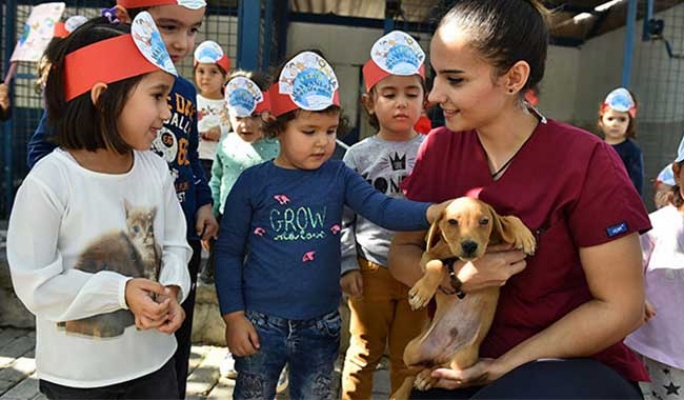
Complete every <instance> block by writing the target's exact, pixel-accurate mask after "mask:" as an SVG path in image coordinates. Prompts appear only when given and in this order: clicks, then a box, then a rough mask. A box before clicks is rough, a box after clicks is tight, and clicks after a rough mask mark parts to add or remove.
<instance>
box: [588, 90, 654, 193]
mask: <svg viewBox="0 0 684 400" xmlns="http://www.w3.org/2000/svg"><path fill="white" fill-rule="evenodd" d="M636 114H637V103H636V100H634V96H632V94H631V92H630V91H629V90H627V89H625V88H617V89H615V90H613V91H612V92H610V93H608V96H606V99H605V100H604V101H603V103H602V104H601V107H600V109H599V122H598V125H599V128H600V129H601V131H602V132H603V135H604V140H605V141H606V143H608V144H610V145H611V146H613V148H614V149H615V151H617V152H618V154H619V155H620V158H621V159H622V162H623V163H624V164H625V168H626V169H627V174H628V175H629V179H631V180H632V183H634V187H635V188H636V190H637V192H639V194H640V195H641V194H642V193H643V186H644V157H643V155H642V154H641V149H639V146H637V144H636V143H634V138H635V137H636V122H635V118H636Z"/></svg>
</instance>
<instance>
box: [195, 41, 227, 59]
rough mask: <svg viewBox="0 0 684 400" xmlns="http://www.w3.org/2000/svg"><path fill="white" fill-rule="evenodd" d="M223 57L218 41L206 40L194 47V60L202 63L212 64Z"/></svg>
mask: <svg viewBox="0 0 684 400" xmlns="http://www.w3.org/2000/svg"><path fill="white" fill-rule="evenodd" d="M221 57H223V49H221V46H219V44H218V43H216V42H214V41H212V40H207V41H204V42H202V43H200V45H199V46H197V49H195V61H196V62H199V63H202V64H214V63H216V62H218V60H220V59H221Z"/></svg>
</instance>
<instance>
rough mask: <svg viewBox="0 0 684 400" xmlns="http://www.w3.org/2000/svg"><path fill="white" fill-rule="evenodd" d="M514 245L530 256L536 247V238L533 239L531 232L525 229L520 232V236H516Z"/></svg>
mask: <svg viewBox="0 0 684 400" xmlns="http://www.w3.org/2000/svg"><path fill="white" fill-rule="evenodd" d="M516 247H517V248H518V249H521V250H522V251H523V253H525V254H527V255H528V256H531V255H533V254H534V251H535V250H536V249H537V240H536V239H535V237H534V235H533V234H532V232H530V231H529V230H527V229H526V230H524V231H522V232H521V234H520V236H518V238H517V240H516Z"/></svg>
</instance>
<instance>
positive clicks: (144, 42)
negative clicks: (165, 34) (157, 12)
mask: <svg viewBox="0 0 684 400" xmlns="http://www.w3.org/2000/svg"><path fill="white" fill-rule="evenodd" d="M131 36H133V41H134V42H135V45H136V47H138V50H140V53H142V55H143V56H144V57H145V58H146V59H147V60H148V61H149V62H151V63H152V64H154V65H156V66H157V67H159V68H160V69H162V70H164V71H166V72H168V73H169V74H171V75H174V76H178V72H177V71H176V67H174V65H173V62H172V61H171V57H170V56H169V53H168V51H166V45H164V41H163V40H162V37H161V34H160V33H159V30H158V29H157V25H156V24H155V23H154V20H153V19H152V16H151V15H150V13H148V12H147V11H143V12H141V13H139V14H138V15H137V16H136V17H135V19H134V20H133V23H132V24H131Z"/></svg>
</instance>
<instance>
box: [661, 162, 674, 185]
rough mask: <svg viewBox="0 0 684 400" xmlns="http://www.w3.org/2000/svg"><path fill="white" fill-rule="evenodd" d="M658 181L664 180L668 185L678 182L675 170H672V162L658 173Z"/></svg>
mask: <svg viewBox="0 0 684 400" xmlns="http://www.w3.org/2000/svg"><path fill="white" fill-rule="evenodd" d="M656 182H662V183H664V184H666V185H670V186H674V185H676V184H677V182H676V181H675V178H674V171H672V164H671V163H670V164H667V165H666V166H665V168H663V169H662V170H661V171H660V173H659V174H658V177H657V178H656Z"/></svg>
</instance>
